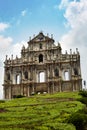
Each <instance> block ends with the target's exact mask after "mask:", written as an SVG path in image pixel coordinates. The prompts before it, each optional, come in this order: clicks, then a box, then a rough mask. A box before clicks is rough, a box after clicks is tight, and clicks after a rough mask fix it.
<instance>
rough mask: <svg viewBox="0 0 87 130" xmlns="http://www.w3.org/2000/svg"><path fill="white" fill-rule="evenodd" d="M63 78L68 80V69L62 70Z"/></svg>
mask: <svg viewBox="0 0 87 130" xmlns="http://www.w3.org/2000/svg"><path fill="white" fill-rule="evenodd" d="M64 80H70V79H69V72H68V71H65V72H64Z"/></svg>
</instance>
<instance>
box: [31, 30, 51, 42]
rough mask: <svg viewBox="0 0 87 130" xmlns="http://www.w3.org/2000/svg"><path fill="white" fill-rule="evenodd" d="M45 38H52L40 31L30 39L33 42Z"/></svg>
mask: <svg viewBox="0 0 87 130" xmlns="http://www.w3.org/2000/svg"><path fill="white" fill-rule="evenodd" d="M46 40H53V39H52V38H49V37H48V36H45V35H44V34H43V33H42V32H40V33H39V34H38V35H37V36H36V37H34V38H33V39H32V40H31V41H33V42H39V41H46ZM53 41H54V40H53Z"/></svg>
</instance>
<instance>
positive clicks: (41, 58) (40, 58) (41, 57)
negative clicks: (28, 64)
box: [39, 54, 43, 63]
mask: <svg viewBox="0 0 87 130" xmlns="http://www.w3.org/2000/svg"><path fill="white" fill-rule="evenodd" d="M40 62H43V55H42V54H40V55H39V63H40Z"/></svg>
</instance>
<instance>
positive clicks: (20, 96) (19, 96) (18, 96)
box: [13, 95, 25, 98]
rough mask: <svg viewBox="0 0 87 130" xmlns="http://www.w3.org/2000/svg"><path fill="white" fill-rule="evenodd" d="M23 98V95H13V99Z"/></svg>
mask: <svg viewBox="0 0 87 130" xmlns="http://www.w3.org/2000/svg"><path fill="white" fill-rule="evenodd" d="M23 97H25V96H23V95H14V96H13V98H23Z"/></svg>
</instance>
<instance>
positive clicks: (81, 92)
mask: <svg viewBox="0 0 87 130" xmlns="http://www.w3.org/2000/svg"><path fill="white" fill-rule="evenodd" d="M79 95H81V96H82V97H87V91H86V90H81V91H79Z"/></svg>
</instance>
